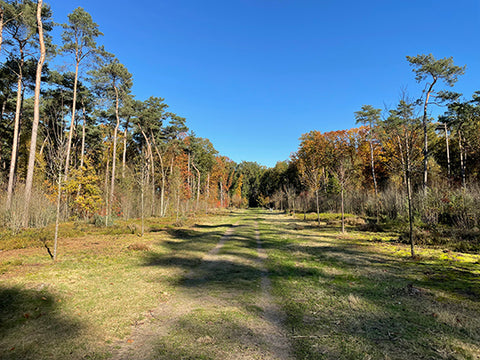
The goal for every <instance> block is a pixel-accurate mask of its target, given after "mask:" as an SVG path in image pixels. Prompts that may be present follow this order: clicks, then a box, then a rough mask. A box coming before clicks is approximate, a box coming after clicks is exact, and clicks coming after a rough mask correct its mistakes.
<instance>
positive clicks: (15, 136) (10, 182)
mask: <svg viewBox="0 0 480 360" xmlns="http://www.w3.org/2000/svg"><path fill="white" fill-rule="evenodd" d="M21 54H22V55H21V60H20V66H19V73H18V81H17V104H16V108H15V125H14V128H13V144H12V154H11V160H10V172H9V175H8V188H7V208H8V209H10V207H11V205H12V197H13V186H14V182H15V168H16V166H17V154H18V140H19V135H20V112H21V110H22V98H23V96H22V67H23V52H21Z"/></svg>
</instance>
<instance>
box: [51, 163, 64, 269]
mask: <svg viewBox="0 0 480 360" xmlns="http://www.w3.org/2000/svg"><path fill="white" fill-rule="evenodd" d="M61 199H62V170H61V168H60V169H59V170H58V189H57V211H56V214H55V236H54V240H53V261H55V260H57V245H58V226H59V224H60V203H61Z"/></svg>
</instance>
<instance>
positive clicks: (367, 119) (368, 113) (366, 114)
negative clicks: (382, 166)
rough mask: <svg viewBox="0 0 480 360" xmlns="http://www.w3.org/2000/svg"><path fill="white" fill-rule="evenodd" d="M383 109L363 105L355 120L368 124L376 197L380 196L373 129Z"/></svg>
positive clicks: (356, 113) (368, 139)
mask: <svg viewBox="0 0 480 360" xmlns="http://www.w3.org/2000/svg"><path fill="white" fill-rule="evenodd" d="M381 112H382V110H381V109H375V108H374V107H373V106H372V105H363V106H362V109H361V110H359V111H356V112H355V120H356V121H357V124H358V123H362V124H363V125H366V126H368V134H367V141H368V143H369V145H370V166H371V167H372V180H373V187H374V190H375V197H377V196H378V187H377V178H376V176H375V161H374V156H373V154H374V151H373V131H374V127H375V125H376V124H378V123H379V121H380V113H381Z"/></svg>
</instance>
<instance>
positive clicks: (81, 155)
mask: <svg viewBox="0 0 480 360" xmlns="http://www.w3.org/2000/svg"><path fill="white" fill-rule="evenodd" d="M82 107H83V109H82V114H83V124H82V152H81V154H80V167H82V166H83V162H84V157H85V128H86V126H87V117H86V116H85V105H84V104H83V100H82Z"/></svg>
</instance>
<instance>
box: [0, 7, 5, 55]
mask: <svg viewBox="0 0 480 360" xmlns="http://www.w3.org/2000/svg"><path fill="white" fill-rule="evenodd" d="M3 16H4V12H3V7H2V6H0V53H1V51H2V44H3Z"/></svg>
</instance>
